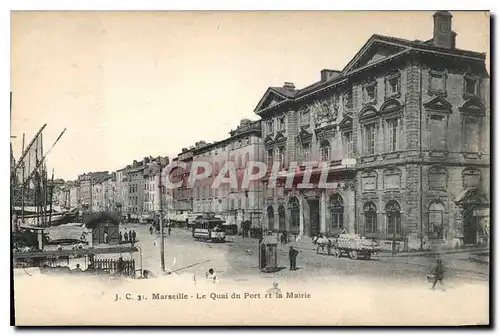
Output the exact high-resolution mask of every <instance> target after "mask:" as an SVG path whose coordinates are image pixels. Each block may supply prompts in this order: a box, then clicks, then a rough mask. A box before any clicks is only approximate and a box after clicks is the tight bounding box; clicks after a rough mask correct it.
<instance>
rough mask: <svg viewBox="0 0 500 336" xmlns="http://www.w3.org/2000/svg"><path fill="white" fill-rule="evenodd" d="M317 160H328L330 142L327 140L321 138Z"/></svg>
mask: <svg viewBox="0 0 500 336" xmlns="http://www.w3.org/2000/svg"><path fill="white" fill-rule="evenodd" d="M319 160H320V161H325V162H329V161H330V143H329V142H328V140H322V141H321V142H320V144H319Z"/></svg>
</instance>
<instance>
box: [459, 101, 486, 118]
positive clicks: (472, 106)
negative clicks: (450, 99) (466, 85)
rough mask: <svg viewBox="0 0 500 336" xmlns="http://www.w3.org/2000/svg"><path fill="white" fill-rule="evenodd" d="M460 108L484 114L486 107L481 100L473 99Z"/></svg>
mask: <svg viewBox="0 0 500 336" xmlns="http://www.w3.org/2000/svg"><path fill="white" fill-rule="evenodd" d="M458 110H459V111H460V112H463V113H470V114H479V115H482V114H484V113H485V111H486V108H485V107H484V105H483V104H482V103H481V102H480V101H478V100H475V99H471V100H468V101H466V102H465V103H464V104H463V105H462V106H461V107H459V108H458Z"/></svg>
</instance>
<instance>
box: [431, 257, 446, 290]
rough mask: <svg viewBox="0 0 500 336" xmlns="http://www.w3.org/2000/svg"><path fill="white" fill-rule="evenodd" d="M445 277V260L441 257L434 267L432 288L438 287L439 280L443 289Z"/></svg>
mask: <svg viewBox="0 0 500 336" xmlns="http://www.w3.org/2000/svg"><path fill="white" fill-rule="evenodd" d="M443 279H444V266H443V261H442V260H441V259H438V260H437V265H436V268H435V269H434V283H433V284H432V289H435V288H436V285H437V283H438V281H439V284H440V285H441V287H442V289H443V290H444V284H443Z"/></svg>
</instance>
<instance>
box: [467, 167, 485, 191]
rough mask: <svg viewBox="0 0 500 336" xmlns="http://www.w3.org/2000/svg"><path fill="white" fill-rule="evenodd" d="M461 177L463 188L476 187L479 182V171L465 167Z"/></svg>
mask: <svg viewBox="0 0 500 336" xmlns="http://www.w3.org/2000/svg"><path fill="white" fill-rule="evenodd" d="M462 178H463V183H464V188H477V187H479V184H480V183H481V172H480V171H479V170H476V169H473V168H466V169H465V170H464V172H463V176H462Z"/></svg>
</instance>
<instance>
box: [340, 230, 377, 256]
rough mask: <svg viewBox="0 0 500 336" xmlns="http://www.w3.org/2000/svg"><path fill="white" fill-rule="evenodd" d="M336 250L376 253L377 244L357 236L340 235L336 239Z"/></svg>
mask: <svg viewBox="0 0 500 336" xmlns="http://www.w3.org/2000/svg"><path fill="white" fill-rule="evenodd" d="M335 246H336V248H338V249H342V250H357V251H372V252H375V251H378V249H379V246H378V243H377V242H375V241H373V240H371V239H366V238H364V237H361V236H360V235H357V234H341V235H339V237H338V238H337V239H336V243H335Z"/></svg>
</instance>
